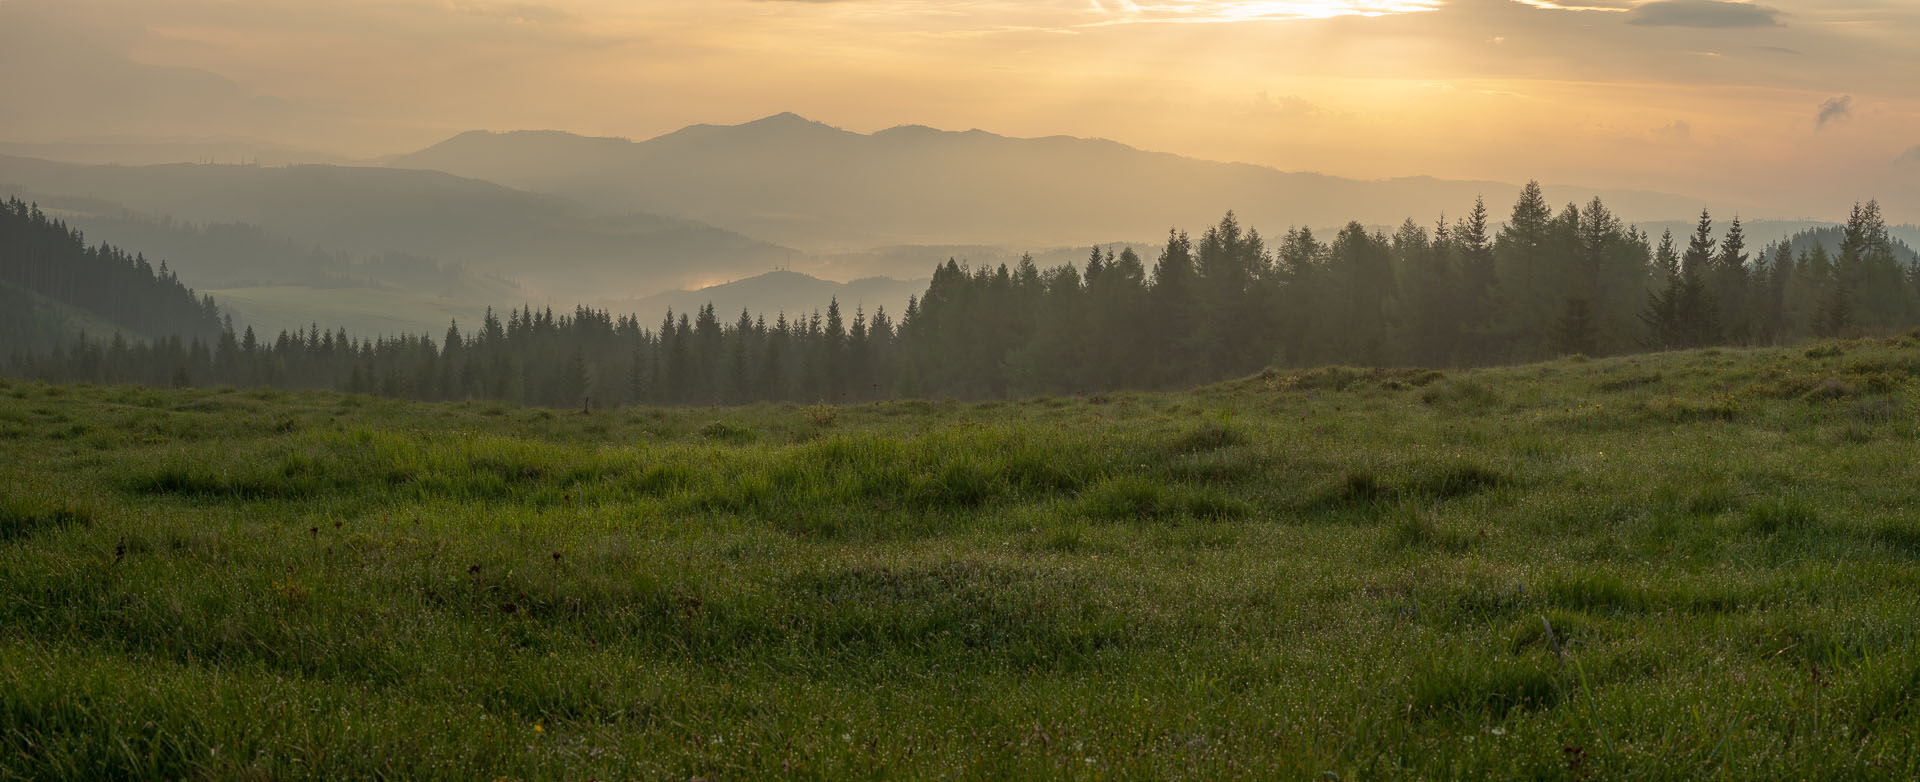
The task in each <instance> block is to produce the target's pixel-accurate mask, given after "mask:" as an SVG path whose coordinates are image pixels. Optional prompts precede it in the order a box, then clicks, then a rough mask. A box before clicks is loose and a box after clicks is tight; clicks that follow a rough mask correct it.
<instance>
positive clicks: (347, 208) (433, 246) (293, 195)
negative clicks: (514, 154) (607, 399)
mask: <svg viewBox="0 0 1920 782" xmlns="http://www.w3.org/2000/svg"><path fill="white" fill-rule="evenodd" d="M0 192H5V193H17V194H21V195H23V196H29V197H31V196H33V195H35V194H56V195H63V196H74V197H81V198H86V199H93V200H96V201H100V202H106V203H110V204H115V205H119V206H123V207H125V208H127V209H130V210H134V211H136V212H139V213H143V214H149V215H167V216H171V217H173V218H176V219H179V220H184V221H188V222H195V223H246V224H250V225H253V226H258V227H259V228H261V229H264V230H266V231H269V232H272V233H273V234H276V235H279V236H284V237H286V238H288V239H292V240H294V241H297V242H301V243H305V244H311V245H318V246H323V247H327V248H329V249H333V250H338V251H342V252H347V253H351V254H354V255H378V254H386V253H401V254H407V255H413V256H422V257H428V258H436V259H439V260H442V261H448V262H452V263H458V264H464V265H465V266H467V267H469V268H471V269H473V270H475V271H479V272H483V273H489V274H494V275H501V276H507V277H511V278H513V279H514V280H515V281H516V282H518V283H520V284H522V285H523V286H524V287H527V288H529V289H531V290H534V291H537V292H540V293H546V294H551V295H555V296H560V297H563V298H570V299H577V298H585V297H587V296H590V295H591V296H605V295H609V294H610V293H612V294H618V293H622V292H632V293H634V294H639V295H644V294H646V293H650V292H654V291H659V290H663V289H671V288H675V287H683V286H687V285H697V284H701V283H704V282H706V281H711V280H714V279H725V278H728V277H741V276H746V275H747V274H751V273H753V272H754V271H757V270H760V269H766V268H769V267H771V266H773V265H775V264H777V263H781V262H785V261H786V260H788V259H789V258H791V257H792V255H793V251H792V250H789V249H787V248H785V247H778V246H775V245H771V244H768V243H766V242H762V241H759V240H756V239H752V238H749V237H746V236H742V235H740V234H738V233H735V232H732V231H727V230H724V229H720V228H716V227H714V226H711V225H707V224H704V223H700V222H698V221H694V220H688V219H685V218H678V217H665V216H660V215H655V214H644V213H639V212H633V211H608V210H601V209H595V208H591V207H588V206H586V205H583V204H580V203H577V202H575V201H572V200H569V199H567V198H563V197H558V196H554V195H547V194H540V193H532V192H526V191H521V190H515V189H512V188H509V187H506V186H502V185H499V184H495V183H492V182H483V181H479V180H475V179H471V178H464V177H460V176H456V175H453V174H448V173H443V172H437V171H420V170H407V169H392V168H378V167H351V166H328V165H297V166H286V167H261V166H245V165H193V164H171V165H155V166H105V165H102V166H89V165H79V164H70V163H54V162H49V161H44V160H37V159H32V158H20V157H8V156H4V155H0Z"/></svg>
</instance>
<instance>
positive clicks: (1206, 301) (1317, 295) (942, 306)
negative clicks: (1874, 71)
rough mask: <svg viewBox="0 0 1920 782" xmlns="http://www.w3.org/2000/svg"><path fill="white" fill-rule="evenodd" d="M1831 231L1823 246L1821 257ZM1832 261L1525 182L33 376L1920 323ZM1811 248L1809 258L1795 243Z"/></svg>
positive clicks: (1378, 358)
mask: <svg viewBox="0 0 1920 782" xmlns="http://www.w3.org/2000/svg"><path fill="white" fill-rule="evenodd" d="M1817 238H1818V237H1814V239H1817ZM1834 238H1835V239H1836V240H1837V241H1836V243H1834V245H1833V246H1832V247H1831V249H1830V248H1829V246H1828V244H1826V243H1822V242H1819V241H1815V240H1813V239H1809V238H1808V237H1806V236H1802V237H1798V238H1793V237H1783V238H1782V240H1781V241H1776V242H1774V243H1772V244H1770V245H1767V246H1764V247H1761V248H1760V249H1759V250H1754V249H1752V244H1751V240H1749V238H1748V237H1747V236H1745V234H1744V231H1743V229H1742V226H1741V224H1740V221H1739V220H1738V219H1735V220H1733V221H1731V222H1730V223H1729V224H1728V225H1727V226H1726V228H1725V229H1724V230H1723V231H1721V230H1716V227H1715V223H1714V221H1713V219H1712V216H1711V215H1709V214H1705V213H1703V214H1702V215H1701V216H1700V220H1699V223H1698V226H1697V228H1696V230H1695V231H1694V233H1693V234H1692V235H1690V236H1687V237H1678V238H1676V237H1674V236H1672V235H1671V234H1665V235H1662V236H1661V237H1660V238H1658V239H1657V240H1656V239H1654V238H1652V237H1649V236H1647V235H1646V234H1645V233H1644V232H1641V231H1639V230H1637V229H1635V228H1633V227H1631V226H1627V225H1625V224H1623V223H1622V222H1621V221H1620V220H1619V219H1618V218H1617V217H1615V216H1614V215H1613V214H1612V213H1611V212H1610V211H1609V209H1608V208H1607V206H1606V205H1605V204H1604V203H1602V202H1601V201H1600V200H1598V199H1595V200H1593V201H1591V202H1589V203H1588V204H1586V205H1585V206H1574V205H1569V206H1567V207H1566V208H1564V209H1562V210H1559V211H1557V212H1556V211H1555V210H1553V209H1551V208H1550V207H1549V206H1548V204H1547V202H1546V201H1545V199H1544V197H1543V196H1542V194H1541V191H1540V190H1539V189H1538V188H1537V187H1534V186H1529V187H1528V188H1526V189H1525V190H1524V191H1523V192H1522V194H1521V195H1520V197H1519V199H1518V200H1517V202H1516V203H1515V204H1514V207H1513V210H1512V212H1511V214H1510V216H1509V217H1508V219H1507V220H1506V222H1505V223H1504V224H1503V225H1500V226H1498V227H1496V226H1495V225H1494V224H1493V223H1492V222H1491V220H1490V218H1489V215H1488V210H1487V209H1486V208H1485V206H1484V205H1483V204H1475V205H1474V207H1473V208H1472V209H1471V210H1469V211H1468V213H1467V216H1466V217H1463V218H1461V219H1459V220H1457V221H1454V222H1452V223H1441V224H1439V225H1436V226H1434V227H1433V228H1432V229H1428V228H1426V227H1423V226H1420V225H1417V224H1415V223H1413V222H1412V221H1408V222H1407V223H1405V224H1403V225H1402V226H1401V227H1400V228H1399V229H1398V230H1397V231H1395V232H1394V234H1393V235H1391V236H1389V235H1386V234H1385V233H1383V232H1377V231H1374V232H1370V231H1368V230H1367V229H1366V228H1364V227H1363V226H1361V225H1360V224H1359V223H1351V224H1349V225H1348V226H1347V227H1346V228H1345V229H1343V230H1341V231H1339V232H1338V233H1336V234H1335V235H1334V236H1333V237H1332V238H1331V239H1330V240H1323V239H1321V238H1320V237H1319V236H1316V235H1315V234H1314V233H1313V232H1312V231H1310V230H1307V229H1295V230H1290V231H1287V232H1286V233H1284V234H1282V235H1281V236H1280V237H1279V238H1278V239H1277V240H1273V241H1271V242H1269V240H1268V239H1267V238H1266V237H1265V236H1263V235H1261V234H1260V233H1259V232H1258V231H1257V230H1255V229H1252V228H1248V227H1245V226H1242V225H1241V224H1240V223H1239V221H1238V219H1237V218H1236V217H1235V216H1234V215H1233V214H1231V213H1229V214H1228V215H1227V216H1226V217H1225V218H1224V219H1222V220H1221V221H1220V222H1219V223H1218V224H1216V225H1213V226H1210V227H1208V228H1207V229H1206V230H1205V231H1203V232H1202V233H1201V234H1200V235H1199V236H1198V237H1197V238H1195V237H1192V236H1190V235H1189V234H1186V233H1184V232H1179V231H1174V232H1171V233H1170V234H1169V236H1168V240H1167V243H1166V245H1165V249H1164V250H1163V251H1162V252H1161V253H1160V255H1159V257H1158V258H1157V259H1155V261H1154V262H1153V263H1152V265H1151V266H1150V267H1149V265H1148V264H1147V263H1146V261H1145V259H1143V258H1141V257H1140V256H1139V255H1138V254H1137V253H1135V252H1134V251H1133V250H1132V249H1131V248H1123V249H1122V250H1121V251H1120V252H1118V253H1114V252H1112V251H1111V250H1102V249H1101V248H1098V247H1096V248H1094V249H1093V250H1092V251H1091V252H1090V253H1089V254H1088V257H1087V260H1086V262H1085V263H1084V264H1079V265H1074V264H1066V265H1061V266H1057V267H1054V268H1050V269H1041V268H1039V267H1038V266H1037V265H1036V264H1034V263H1032V262H1031V261H1030V260H1029V261H1024V262H1021V263H1019V264H1016V265H1014V266H1013V267H1011V268H1009V267H1008V266H1006V265H1001V266H998V267H995V268H991V269H989V268H968V267H966V266H964V265H961V264H959V263H957V262H954V261H948V262H947V263H945V264H943V265H941V266H939V267H938V268H937V269H936V270H935V271H934V275H933V279H932V281H931V283H930V284H929V285H928V287H927V290H926V292H925V294H924V295H922V296H919V297H916V298H914V299H910V300H909V301H908V305H907V307H906V308H905V309H904V310H901V311H899V312H897V313H896V312H889V311H887V310H886V309H884V308H876V309H875V310H874V311H873V312H870V313H869V312H866V311H864V310H861V309H858V308H856V309H855V311H854V312H851V313H849V312H846V311H843V310H842V309H841V307H840V306H839V303H838V302H837V301H836V302H829V303H828V305H827V307H826V309H825V311H824V312H820V311H815V312H811V313H772V314H771V315H769V314H767V313H752V312H747V311H742V312H740V313H738V314H737V315H735V316H730V315H728V314H726V313H721V312H718V311H716V310H715V309H714V308H713V307H712V306H710V305H709V306H704V307H700V308H698V309H697V310H696V311H695V312H677V313H676V312H673V311H669V312H667V313H666V315H665V316H664V317H663V318H661V319H660V320H659V321H658V322H657V325H654V324H653V323H651V322H648V321H643V320H641V318H640V317H639V316H634V315H614V314H613V313H611V312H608V311H605V310H598V309H593V308H588V307H578V308H576V309H575V310H574V311H573V312H571V313H566V312H562V313H559V314H556V313H554V312H553V311H552V310H551V309H545V308H543V309H540V310H535V309H533V308H531V307H527V306H522V307H520V308H517V309H511V310H508V311H506V312H505V314H504V316H501V315H496V314H494V313H492V312H489V313H488V314H487V315H486V316H485V317H484V318H483V319H482V321H481V322H480V323H479V324H471V323H469V324H466V326H465V327H464V328H463V327H462V326H461V325H460V324H458V323H455V324H452V325H451V326H450V327H449V328H448V329H447V330H446V332H445V333H444V334H443V335H440V338H439V339H437V340H436V339H435V338H434V337H433V336H431V335H408V336H400V337H382V338H378V339H368V338H367V337H366V335H354V334H350V333H348V332H347V331H345V330H344V329H334V330H326V329H321V328H319V327H318V325H317V324H316V325H313V326H310V327H309V328H307V329H305V330H302V331H294V332H281V333H280V334H279V335H278V336H277V337H276V338H273V339H270V340H269V339H256V336H255V335H254V333H253V331H252V330H251V329H248V330H246V331H245V333H243V334H239V335H236V334H234V333H233V332H232V331H231V330H229V331H228V332H227V333H225V334H223V335H221V336H220V337H219V344H218V345H209V346H206V347H205V348H201V347H199V346H197V345H196V344H193V343H189V344H186V345H179V344H172V345H167V344H161V345H123V346H115V345H112V344H107V343H105V342H104V341H101V340H94V341H90V342H87V343H84V344H80V345H77V346H75V347H73V348H72V349H71V350H69V351H66V352H65V353H63V354H61V355H53V356H39V357H26V358H21V359H17V360H16V361H15V362H14V364H13V365H12V367H11V369H10V371H12V372H13V373H16V374H23V375H28V376H32V377H38V378H43V379H49V380H86V381H95V382H111V381H116V380H124V379H142V378H145V379H151V378H155V377H159V378H162V379H163V380H165V379H174V380H178V379H181V378H185V379H187V380H188V381H189V382H193V383H232V384H242V385H254V384H268V385H276V386H288V387H301V388H336V389H345V390H350V391H356V392H374V393H381V394H386V395H390V396H404V397H411V398H418V399H466V398H494V399H508V400H516V401H523V402H529V403H536V404H545V405H556V406H568V407H571V406H578V405H581V404H582V403H583V402H585V401H586V400H588V399H591V400H593V401H594V403H597V404H600V405H612V404H620V403H648V404H716V403H739V402H747V401H754V400H799V401H808V402H811V401H816V400H824V401H832V402H843V401H858V400H867V399H880V398H888V397H895V396H929V397H945V396H954V397H962V398H991V397H1005V396H1018V395H1034V394H1057V393H1090V392H1097V391H1104V390H1112V389H1123V388H1184V387H1191V386H1194V385H1197V384H1203V383H1208V382H1213V381H1217V380H1221V379H1225V378H1230V377H1237V376H1243V375H1246V374H1250V373H1254V372H1258V371H1260V370H1261V369H1263V368H1266V367H1304V366H1318V365H1327V364H1358V365H1367V366H1391V365H1401V366H1430V367H1454V366H1476V365H1488V364H1497V363H1509V362H1523V361H1529V360H1535V359H1539V358H1544V357H1551V356H1556V355H1568V354H1584V355H1589V356H1596V355H1609V354H1620V353H1630V352H1637V351H1645V350H1663V349H1672V348H1685V347H1700V346H1707V345H1752V344H1774V343H1780V342H1785V341H1791V340H1797V339H1802V338H1805V337H1810V336H1823V337H1824V336H1843V335H1850V334H1856V333H1867V332H1888V331H1893V330H1900V329H1905V328H1909V327H1911V326H1913V325H1915V324H1916V323H1920V271H1917V270H1916V267H1915V266H1913V265H1911V264H1908V263H1903V262H1902V261H1901V260H1900V257H1901V256H1900V253H1901V252H1903V251H1904V250H1903V247H1902V246H1901V245H1899V244H1898V243H1897V242H1895V241H1894V240H1893V239H1892V238H1891V237H1890V236H1889V235H1888V233H1887V230H1886V226H1885V224H1884V220H1883V218H1882V216H1881V214H1880V211H1879V207H1878V206H1877V205H1876V204H1874V203H1871V202H1869V203H1867V204H1864V205H1859V206H1856V207H1855V208H1854V209H1853V213H1852V216H1851V219H1850V220H1849V222H1848V224H1847V225H1846V226H1845V227H1844V229H1842V230H1841V231H1840V232H1839V233H1838V234H1837V235H1836V236H1835V237H1834ZM1796 248H1797V249H1796Z"/></svg>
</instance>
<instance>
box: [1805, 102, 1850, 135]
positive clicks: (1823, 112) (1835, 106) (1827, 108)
mask: <svg viewBox="0 0 1920 782" xmlns="http://www.w3.org/2000/svg"><path fill="white" fill-rule="evenodd" d="M1852 116H1853V96H1852V95H1841V96H1839V97H1834V98H1828V99H1827V101H1826V102H1825V103H1822V104H1820V113H1819V114H1817V115H1815V116H1814V118H1813V124H1814V127H1816V128H1824V127H1826V126H1827V125H1829V124H1831V123H1834V122H1840V121H1843V120H1846V119H1848V118H1851V117H1852Z"/></svg>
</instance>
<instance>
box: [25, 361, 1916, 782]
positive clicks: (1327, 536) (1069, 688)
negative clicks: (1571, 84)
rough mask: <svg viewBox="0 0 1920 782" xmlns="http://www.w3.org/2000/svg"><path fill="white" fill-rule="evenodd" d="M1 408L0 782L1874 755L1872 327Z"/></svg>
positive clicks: (1214, 768) (1894, 749)
mask: <svg viewBox="0 0 1920 782" xmlns="http://www.w3.org/2000/svg"><path fill="white" fill-rule="evenodd" d="M0 383H3V384H0V779H7V778H62V777H66V778H74V777H82V778H112V777H164V778H214V779H245V778H269V779H278V778H326V779H337V778H348V777H397V778H461V779H474V778H481V779H496V778H501V777H504V778H508V779H531V778H556V777H558V778H602V779H607V778H628V777H638V778H678V779H686V778H693V777H703V778H707V779H720V778H759V777H767V776H776V777H801V778H820V779H843V778H869V777H889V778H892V777H910V778H925V777H964V778H994V777H1069V778H1108V777H1127V778H1166V777H1179V778H1208V779H1210V778H1219V777H1236V776H1238V777H1250V778H1315V779H1330V778H1333V777H1330V776H1327V775H1328V774H1329V773H1331V774H1333V775H1337V777H1338V778H1340V779H1356V778H1360V779H1364V778H1379V777H1423V778H1452V777H1479V776H1499V777H1515V776H1521V777H1547V778H1567V779H1603V778H1621V777H1661V778H1699V777H1714V778H1726V779H1747V778H1754V777H1787V778H1798V779H1816V778H1822V779H1824V778H1859V777H1878V778H1912V777H1914V776H1915V775H1916V774H1920V751H1917V750H1916V749H1915V747H1920V622H1917V621H1916V617H1920V481H1916V480H1915V479H1914V477H1915V474H1914V469H1915V465H1916V464H1920V342H1916V341H1915V340H1914V339H1911V338H1906V339H1901V340H1893V341H1860V342H1851V343H1834V344H1831V345H1826V346H1822V347H1821V348H1819V349H1817V350H1813V351H1809V350H1807V349H1805V348H1801V349H1793V350H1785V349H1776V350H1754V351H1734V350H1717V351H1702V352H1693V353H1672V354H1660V355H1652V356H1639V357H1628V358H1618V359H1605V360H1591V361H1589V360H1577V361H1563V362H1554V363H1548V364H1541V365H1533V366H1524V367H1513V368H1505V369H1495V370H1484V371H1475V372H1465V373H1444V374H1442V373H1429V372H1403V371H1370V370H1354V369H1327V370H1315V371H1312V372H1304V373H1294V374H1288V373H1268V374H1266V375H1263V376H1261V377H1256V378H1249V379H1247V380H1244V381H1240V382H1234V383H1227V384H1223V385H1220V386H1216V387H1211V388H1206V389H1201V390H1197V391H1194V392H1190V393H1183V394H1126V393H1122V394H1108V395H1103V396H1098V397H1091V398H1086V399H1077V400H1059V399H1050V400H1032V401H1024V402H989V403H982V404H962V403H956V402H930V401H900V402H887V403H879V404H872V405H864V406H857V407H845V408H839V409H837V410H831V411H827V410H822V409H819V408H809V407H801V406H795V405H781V406H769V405H763V406H756V407H747V408H739V409H711V408H686V409H651V408H646V409H625V410H617V411H605V412H594V413H591V414H584V415H583V414H581V413H579V412H563V411H550V410H539V409H529V408H519V407H512V406H507V405H501V404H496V403H466V404H439V405H432V404H417V403H409V402H398V401H391V400H384V399H377V398H371V397H355V396H343V395H337V394H324V393H286V392H279V391H266V390H259V391H254V390H247V391H236V390H232V389H218V390H199V391H194V390H183V391H174V390H164V391H163V390H154V389H145V388H132V387H116V388H100V387H85V386H46V385H39V384H32V383H20V382H4V381H0ZM829 413H830V414H829Z"/></svg>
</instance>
